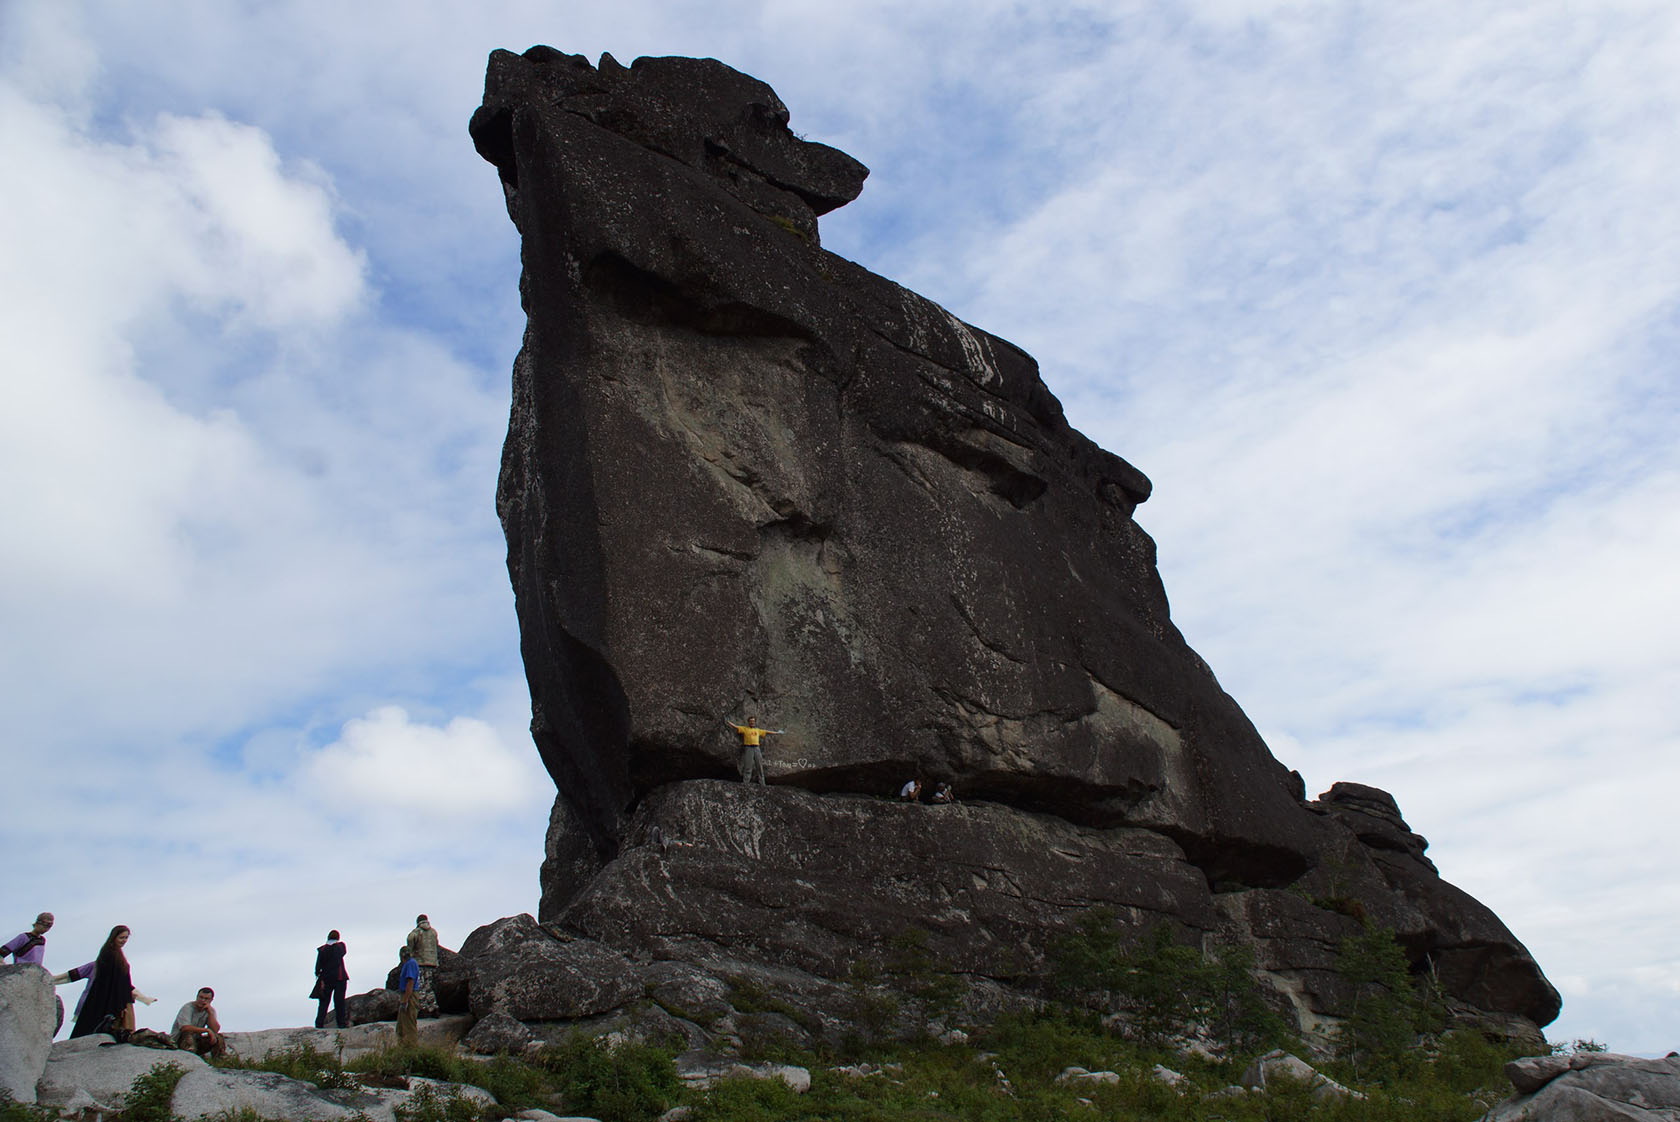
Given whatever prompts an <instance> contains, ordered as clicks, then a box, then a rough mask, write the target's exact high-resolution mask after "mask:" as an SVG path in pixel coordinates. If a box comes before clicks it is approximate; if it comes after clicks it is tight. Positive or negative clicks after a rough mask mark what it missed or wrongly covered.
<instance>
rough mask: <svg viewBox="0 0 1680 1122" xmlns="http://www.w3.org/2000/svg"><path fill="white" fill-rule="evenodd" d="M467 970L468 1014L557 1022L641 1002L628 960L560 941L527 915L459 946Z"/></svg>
mask: <svg viewBox="0 0 1680 1122" xmlns="http://www.w3.org/2000/svg"><path fill="white" fill-rule="evenodd" d="M461 954H462V956H463V957H464V958H465V959H466V960H467V962H468V963H469V965H470V968H471V971H472V1002H473V1015H474V1016H477V1017H487V1016H489V1015H490V1014H491V1013H494V1012H501V1013H505V1014H507V1015H508V1016H510V1017H512V1018H513V1019H515V1020H518V1021H559V1020H571V1019H575V1018H578V1017H587V1016H590V1015H592V1014H595V1013H604V1012H606V1011H607V1010H610V1009H617V1008H619V1007H620V1006H623V1005H625V1004H628V1003H629V1002H631V1001H633V1000H635V999H637V998H640V997H641V996H642V993H643V988H642V983H641V979H640V978H639V977H638V976H637V974H636V970H635V967H634V966H632V965H631V963H630V960H629V959H627V958H625V957H624V955H622V954H620V953H619V952H618V951H615V950H613V949H612V948H611V947H608V946H606V945H605V944H602V943H599V942H596V941H594V940H591V939H572V938H562V937H560V936H558V935H556V934H554V933H553V932H551V931H548V930H546V929H544V928H543V927H541V926H539V925H538V924H537V921H536V920H534V919H532V918H531V917H530V916H529V915H518V916H512V917H509V918H507V919H501V920H497V921H496V922H495V923H492V924H488V925H486V926H484V927H480V928H479V929H478V930H476V931H474V932H473V933H472V934H471V935H470V936H468V938H467V941H466V942H465V943H463V944H462V945H461Z"/></svg>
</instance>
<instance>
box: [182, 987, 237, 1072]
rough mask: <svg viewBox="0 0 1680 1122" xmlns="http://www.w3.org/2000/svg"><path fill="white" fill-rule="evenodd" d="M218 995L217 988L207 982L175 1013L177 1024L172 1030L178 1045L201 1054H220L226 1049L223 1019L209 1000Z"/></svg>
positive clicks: (184, 1049) (185, 1049)
mask: <svg viewBox="0 0 1680 1122" xmlns="http://www.w3.org/2000/svg"><path fill="white" fill-rule="evenodd" d="M215 996H216V991H215V990H213V989H211V988H210V987H209V986H205V987H204V988H203V989H201V990H199V991H198V996H197V997H196V998H194V999H193V1000H192V1001H189V1002H187V1003H186V1004H185V1005H183V1006H181V1011H180V1012H179V1013H177V1014H175V1027H174V1028H173V1029H172V1030H170V1037H171V1038H172V1039H173V1040H174V1042H175V1047H177V1048H180V1049H182V1050H183V1051H192V1052H197V1053H198V1054H199V1055H201V1056H220V1055H221V1054H222V1053H223V1052H226V1051H227V1043H226V1041H224V1040H223V1039H222V1022H221V1021H219V1020H217V1019H216V1007H215V1006H214V1005H211V1004H210V1002H211V1001H212V1000H214V999H215Z"/></svg>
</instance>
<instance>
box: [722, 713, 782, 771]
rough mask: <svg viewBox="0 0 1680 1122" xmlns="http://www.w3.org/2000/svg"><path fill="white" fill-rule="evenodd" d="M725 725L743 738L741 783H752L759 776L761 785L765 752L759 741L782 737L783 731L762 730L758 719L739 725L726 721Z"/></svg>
mask: <svg viewBox="0 0 1680 1122" xmlns="http://www.w3.org/2000/svg"><path fill="white" fill-rule="evenodd" d="M723 723H724V724H726V725H728V726H729V727H730V728H732V729H734V730H735V731H736V732H737V733H739V734H740V736H741V758H740V760H739V761H738V762H737V766H738V767H739V768H740V770H741V782H742V783H751V782H752V781H753V776H754V775H757V776H758V781H759V782H760V783H763V782H764V750H763V749H762V748H761V747H759V741H761V740H763V739H764V738H765V737H766V736H780V735H781V734H782V732H783V731H784V730H782V729H761V728H759V727H758V718H757V717H748V718H747V723H746V724H744V725H738V724H736V723H735V722H734V721H730V720H725V721H724V722H723Z"/></svg>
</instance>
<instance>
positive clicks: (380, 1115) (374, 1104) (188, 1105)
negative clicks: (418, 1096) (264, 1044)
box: [170, 1067, 392, 1122]
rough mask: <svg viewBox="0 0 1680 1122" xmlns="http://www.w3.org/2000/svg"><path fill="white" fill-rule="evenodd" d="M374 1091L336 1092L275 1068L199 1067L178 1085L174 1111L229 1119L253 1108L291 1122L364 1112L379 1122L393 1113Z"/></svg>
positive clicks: (321, 1121)
mask: <svg viewBox="0 0 1680 1122" xmlns="http://www.w3.org/2000/svg"><path fill="white" fill-rule="evenodd" d="M386 1093H387V1092H380V1091H371V1090H337V1089H326V1088H321V1087H317V1086H315V1085H314V1084H313V1083H305V1082H303V1081H301V1080H297V1079H290V1078H287V1077H286V1076H284V1075H279V1074H276V1073H275V1072H271V1071H238V1070H223V1069H220V1068H214V1067H200V1068H195V1069H193V1070H192V1071H190V1072H188V1073H187V1075H185V1076H183V1077H182V1079H181V1082H179V1083H177V1084H176V1085H175V1097H174V1099H172V1100H171V1102H170V1112H171V1114H173V1115H174V1117H176V1118H181V1119H188V1120H191V1119H199V1118H217V1117H226V1116H228V1115H229V1114H230V1113H237V1112H240V1111H246V1110H248V1111H251V1112H253V1113H254V1114H255V1115H256V1116H257V1117H259V1118H284V1119H286V1120H287V1122H339V1120H340V1119H348V1118H350V1116H351V1115H353V1114H357V1113H360V1114H363V1115H365V1116H367V1117H368V1118H370V1119H374V1120H376V1122H385V1120H386V1119H390V1118H391V1117H392V1114H391V1109H390V1106H389V1105H388V1104H387V1103H386V1101H385V1099H384V1098H383V1095H384V1094H386Z"/></svg>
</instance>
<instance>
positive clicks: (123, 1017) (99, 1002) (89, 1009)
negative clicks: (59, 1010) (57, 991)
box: [70, 923, 134, 1037]
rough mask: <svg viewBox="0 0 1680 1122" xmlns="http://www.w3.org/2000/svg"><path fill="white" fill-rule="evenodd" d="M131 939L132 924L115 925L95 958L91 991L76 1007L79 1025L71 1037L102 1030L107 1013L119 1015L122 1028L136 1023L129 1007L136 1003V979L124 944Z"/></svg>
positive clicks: (77, 1023) (116, 1018) (118, 1018)
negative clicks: (125, 952)
mask: <svg viewBox="0 0 1680 1122" xmlns="http://www.w3.org/2000/svg"><path fill="white" fill-rule="evenodd" d="M127 942H128V928H126V927H124V926H123V925H122V924H120V923H119V924H117V926H115V927H113V928H111V934H110V935H109V936H107V937H106V939H105V945H104V946H103V947H100V948H99V957H98V958H96V959H94V960H93V977H92V978H91V979H89V980H88V987H87V992H86V993H85V994H83V995H82V1003H81V1006H80V1007H79V1008H78V1009H77V1010H76V1026H75V1027H74V1028H72V1029H71V1030H70V1035H71V1037H77V1036H87V1035H88V1034H89V1033H94V1032H98V1031H99V1026H100V1024H101V1022H103V1021H104V1020H105V1018H106V1017H107V1016H110V1017H113V1018H115V1023H116V1025H117V1027H119V1028H129V1027H132V1025H133V1022H132V1020H131V1019H130V1018H129V1016H128V1013H127V1011H128V1008H129V1007H130V1006H132V1005H133V1004H134V979H133V977H131V976H130V975H129V972H128V958H127V957H126V956H125V955H124V954H123V944H124V943H127Z"/></svg>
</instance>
